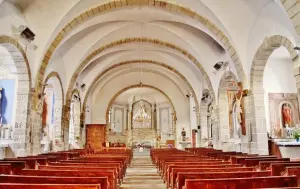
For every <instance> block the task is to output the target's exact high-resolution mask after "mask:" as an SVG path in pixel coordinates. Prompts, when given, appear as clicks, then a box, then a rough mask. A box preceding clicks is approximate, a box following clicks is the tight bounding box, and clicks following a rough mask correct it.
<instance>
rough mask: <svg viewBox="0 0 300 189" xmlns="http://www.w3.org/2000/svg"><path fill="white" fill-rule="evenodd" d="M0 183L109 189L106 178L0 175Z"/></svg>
mask: <svg viewBox="0 0 300 189" xmlns="http://www.w3.org/2000/svg"><path fill="white" fill-rule="evenodd" d="M0 183H24V184H25V183H26V184H100V185H101V188H102V189H109V183H108V179H107V177H56V176H26V175H0Z"/></svg>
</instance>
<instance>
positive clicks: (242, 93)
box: [233, 82, 248, 135]
mask: <svg viewBox="0 0 300 189" xmlns="http://www.w3.org/2000/svg"><path fill="white" fill-rule="evenodd" d="M238 87H239V90H238V92H237V93H236V94H235V97H234V99H233V104H236V105H237V106H238V107H236V109H240V110H241V111H239V112H237V113H238V115H236V116H238V118H239V119H238V120H239V124H240V125H241V130H242V135H246V123H245V113H244V112H245V108H244V98H243V97H245V96H247V95H248V90H247V89H245V90H244V89H243V84H242V82H238Z"/></svg>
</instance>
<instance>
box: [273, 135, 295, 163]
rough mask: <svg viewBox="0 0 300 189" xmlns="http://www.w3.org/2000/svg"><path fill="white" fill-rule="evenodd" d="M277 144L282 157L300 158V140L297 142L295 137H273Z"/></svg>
mask: <svg viewBox="0 0 300 189" xmlns="http://www.w3.org/2000/svg"><path fill="white" fill-rule="evenodd" d="M272 141H273V143H274V144H275V145H276V148H277V151H278V154H275V155H277V156H281V157H282V158H291V159H299V158H300V142H296V141H295V139H292V138H290V139H289V138H286V139H272Z"/></svg>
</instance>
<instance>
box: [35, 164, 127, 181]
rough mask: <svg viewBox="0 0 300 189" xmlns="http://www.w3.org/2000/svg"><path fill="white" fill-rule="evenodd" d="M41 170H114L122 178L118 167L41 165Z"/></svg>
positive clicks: (116, 175)
mask: <svg viewBox="0 0 300 189" xmlns="http://www.w3.org/2000/svg"><path fill="white" fill-rule="evenodd" d="M38 169H39V170H57V171H59V170H77V171H102V172H113V173H114V177H115V178H119V179H122V178H121V176H120V174H119V172H118V167H99V166H97V167H84V166H83V167H81V166H44V165H42V166H39V168H38Z"/></svg>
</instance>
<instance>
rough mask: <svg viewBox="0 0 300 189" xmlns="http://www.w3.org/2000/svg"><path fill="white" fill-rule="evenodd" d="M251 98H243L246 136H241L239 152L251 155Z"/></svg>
mask: <svg viewBox="0 0 300 189" xmlns="http://www.w3.org/2000/svg"><path fill="white" fill-rule="evenodd" d="M249 95H250V94H249ZM251 99H252V97H251V96H247V97H244V115H245V123H246V136H243V135H242V140H241V142H242V143H241V151H242V152H243V153H251V145H252V143H251V138H252V109H251V108H252V107H251Z"/></svg>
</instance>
